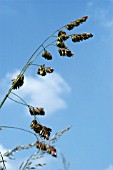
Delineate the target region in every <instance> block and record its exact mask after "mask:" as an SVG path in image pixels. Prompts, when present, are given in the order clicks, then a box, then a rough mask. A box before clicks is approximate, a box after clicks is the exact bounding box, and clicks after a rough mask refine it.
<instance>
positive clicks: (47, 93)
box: [3, 71, 70, 115]
mask: <svg viewBox="0 0 113 170" xmlns="http://www.w3.org/2000/svg"><path fill="white" fill-rule="evenodd" d="M17 74H18V71H17V72H16V73H13V74H7V76H6V79H5V80H4V82H5V83H4V82H3V84H4V86H9V80H11V79H12V78H14V77H16V76H17ZM6 82H7V85H6ZM14 92H15V93H16V94H18V95H19V96H21V97H22V98H24V100H26V101H27V103H28V104H30V105H32V106H35V107H44V108H45V111H46V112H47V115H48V114H50V113H53V112H55V111H58V110H59V109H64V108H66V107H67V104H66V101H65V99H64V98H65V95H67V94H68V93H69V92H70V87H69V85H68V84H67V83H66V82H65V80H64V79H63V78H62V77H61V76H60V75H59V74H58V73H53V74H51V75H50V74H49V75H47V76H45V77H41V76H37V77H33V76H31V75H27V76H25V83H24V85H23V87H21V88H20V89H19V90H17V91H16V90H15V91H14Z"/></svg>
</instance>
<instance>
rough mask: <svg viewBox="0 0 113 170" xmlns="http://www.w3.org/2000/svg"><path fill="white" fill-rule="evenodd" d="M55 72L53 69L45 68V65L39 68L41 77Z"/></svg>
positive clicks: (38, 72)
mask: <svg viewBox="0 0 113 170" xmlns="http://www.w3.org/2000/svg"><path fill="white" fill-rule="evenodd" d="M53 71H54V69H53V68H51V67H45V64H43V65H41V66H40V67H39V68H38V71H37V74H39V75H41V76H45V75H46V73H52V72H53Z"/></svg>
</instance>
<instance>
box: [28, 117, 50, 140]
mask: <svg viewBox="0 0 113 170" xmlns="http://www.w3.org/2000/svg"><path fill="white" fill-rule="evenodd" d="M30 127H31V129H33V130H34V131H35V132H36V133H38V134H39V135H40V136H41V137H43V138H44V139H46V140H49V137H50V133H51V131H52V129H50V128H48V127H46V126H42V125H41V124H39V123H38V122H37V121H36V120H33V121H32V122H31V125H30Z"/></svg>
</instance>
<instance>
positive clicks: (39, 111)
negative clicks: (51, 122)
mask: <svg viewBox="0 0 113 170" xmlns="http://www.w3.org/2000/svg"><path fill="white" fill-rule="evenodd" d="M29 112H30V114H31V115H45V111H44V108H42V107H36V108H35V107H32V106H29Z"/></svg>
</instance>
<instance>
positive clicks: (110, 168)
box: [105, 165, 113, 170]
mask: <svg viewBox="0 0 113 170" xmlns="http://www.w3.org/2000/svg"><path fill="white" fill-rule="evenodd" d="M105 170H113V165H109V167H108V168H106V169H105Z"/></svg>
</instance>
